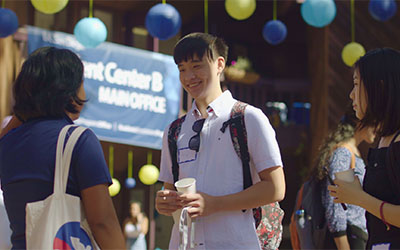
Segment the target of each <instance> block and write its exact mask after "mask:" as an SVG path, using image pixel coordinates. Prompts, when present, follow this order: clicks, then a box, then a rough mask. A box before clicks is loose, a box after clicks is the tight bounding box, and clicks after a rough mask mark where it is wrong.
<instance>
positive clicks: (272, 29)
mask: <svg viewBox="0 0 400 250" xmlns="http://www.w3.org/2000/svg"><path fill="white" fill-rule="evenodd" d="M262 33H263V37H264V39H265V40H266V41H267V42H268V43H270V44H272V45H277V44H280V43H281V42H283V40H285V38H286V35H287V29H286V25H285V24H284V23H282V22H281V21H279V20H271V21H268V22H267V23H266V24H265V25H264V28H263V32H262Z"/></svg>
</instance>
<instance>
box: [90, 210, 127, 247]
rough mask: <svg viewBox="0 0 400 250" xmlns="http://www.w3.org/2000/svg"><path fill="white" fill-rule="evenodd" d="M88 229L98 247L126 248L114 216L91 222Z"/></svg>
mask: <svg viewBox="0 0 400 250" xmlns="http://www.w3.org/2000/svg"><path fill="white" fill-rule="evenodd" d="M90 229H91V230H92V233H93V236H94V238H95V240H96V242H97V244H98V245H99V247H100V249H126V246H125V239H124V237H123V234H122V231H121V228H120V226H119V224H118V221H117V220H116V218H109V219H107V220H105V221H104V222H103V223H95V224H91V225H90Z"/></svg>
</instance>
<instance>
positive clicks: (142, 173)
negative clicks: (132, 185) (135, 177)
mask: <svg viewBox="0 0 400 250" xmlns="http://www.w3.org/2000/svg"><path fill="white" fill-rule="evenodd" d="M159 175H160V171H159V170H158V168H157V167H156V166H154V165H151V164H147V165H144V166H143V167H141V168H140V170H139V179H140V181H141V182H143V184H146V185H152V184H154V183H156V181H157V180H158V176H159Z"/></svg>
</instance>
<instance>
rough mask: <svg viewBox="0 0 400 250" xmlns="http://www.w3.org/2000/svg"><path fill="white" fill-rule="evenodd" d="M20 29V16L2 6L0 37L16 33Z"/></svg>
mask: <svg viewBox="0 0 400 250" xmlns="http://www.w3.org/2000/svg"><path fill="white" fill-rule="evenodd" d="M17 29H18V17H17V15H16V14H15V13H14V11H12V10H10V9H6V8H0V37H7V36H9V35H11V34H14V32H15V31H17Z"/></svg>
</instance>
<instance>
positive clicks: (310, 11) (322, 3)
mask: <svg viewBox="0 0 400 250" xmlns="http://www.w3.org/2000/svg"><path fill="white" fill-rule="evenodd" d="M301 16H302V17H303V19H304V21H305V22H306V23H307V24H308V25H311V26H314V27H317V28H322V27H324V26H326V25H328V24H330V23H331V22H332V21H333V19H335V16H336V4H335V2H334V1H333V0H306V1H305V2H304V3H303V4H302V5H301Z"/></svg>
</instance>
